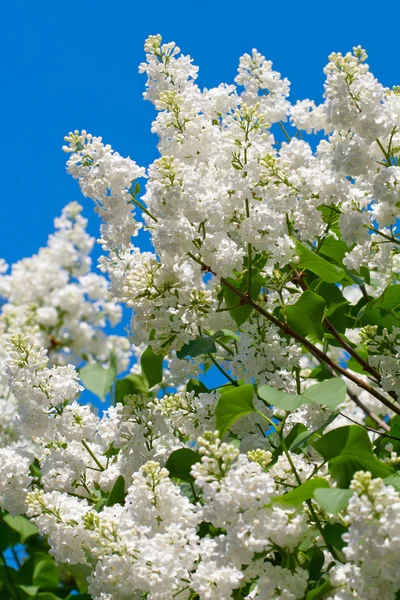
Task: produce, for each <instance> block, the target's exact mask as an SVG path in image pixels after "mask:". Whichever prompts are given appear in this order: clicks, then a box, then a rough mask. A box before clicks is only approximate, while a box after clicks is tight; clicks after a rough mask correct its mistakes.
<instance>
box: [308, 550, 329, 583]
mask: <svg viewBox="0 0 400 600" xmlns="http://www.w3.org/2000/svg"><path fill="white" fill-rule="evenodd" d="M307 555H311V560H310V565H309V567H308V568H309V573H310V580H312V581H318V579H319V578H320V577H321V571H322V568H323V566H324V563H325V555H324V553H323V552H322V550H321V548H313V549H312V550H311V551H309V552H307Z"/></svg>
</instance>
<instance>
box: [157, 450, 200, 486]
mask: <svg viewBox="0 0 400 600" xmlns="http://www.w3.org/2000/svg"><path fill="white" fill-rule="evenodd" d="M200 460H201V456H200V454H198V453H197V452H194V450H190V448H179V449H178V450H174V452H172V453H171V454H170V455H169V458H168V460H167V462H166V463H165V468H166V469H167V470H168V471H169V476H170V477H176V479H180V480H181V481H187V482H188V483H191V482H193V477H192V475H191V473H190V471H191V469H192V466H193V465H194V464H196V463H197V462H199V461H200Z"/></svg>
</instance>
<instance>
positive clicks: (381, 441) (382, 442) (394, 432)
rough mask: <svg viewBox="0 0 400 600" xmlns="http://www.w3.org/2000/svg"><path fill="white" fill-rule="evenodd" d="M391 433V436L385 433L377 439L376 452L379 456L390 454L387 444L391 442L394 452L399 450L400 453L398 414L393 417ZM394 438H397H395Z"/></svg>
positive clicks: (399, 419) (399, 417)
mask: <svg viewBox="0 0 400 600" xmlns="http://www.w3.org/2000/svg"><path fill="white" fill-rule="evenodd" d="M388 433H389V435H391V436H392V437H391V438H388V437H387V436H385V435H381V436H379V437H378V439H377V440H376V441H375V454H376V455H377V456H379V458H385V457H387V456H389V454H390V453H389V452H388V451H387V450H386V449H385V446H387V444H391V446H392V448H393V452H397V454H400V416H398V415H396V416H395V417H393V419H392V420H391V423H390V430H389V432H388ZM393 438H397V439H396V440H394V439H393Z"/></svg>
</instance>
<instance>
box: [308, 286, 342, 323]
mask: <svg viewBox="0 0 400 600" xmlns="http://www.w3.org/2000/svg"><path fill="white" fill-rule="evenodd" d="M310 287H311V289H312V291H313V292H315V293H316V294H318V296H321V298H323V299H324V300H325V304H326V316H327V317H329V316H330V315H331V314H332V313H334V312H335V311H336V310H337V309H338V308H339V307H341V306H348V305H349V302H348V300H346V298H345V297H344V296H343V294H342V292H341V291H340V290H339V288H338V286H337V285H335V284H334V283H326V281H322V279H315V280H314V281H313V282H312V284H311V286H310Z"/></svg>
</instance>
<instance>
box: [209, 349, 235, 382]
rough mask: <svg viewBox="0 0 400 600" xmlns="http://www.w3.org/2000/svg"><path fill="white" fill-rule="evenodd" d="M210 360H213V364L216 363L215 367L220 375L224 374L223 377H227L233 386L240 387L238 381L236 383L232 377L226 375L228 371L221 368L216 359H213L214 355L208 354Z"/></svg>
mask: <svg viewBox="0 0 400 600" xmlns="http://www.w3.org/2000/svg"><path fill="white" fill-rule="evenodd" d="M207 356H208V358H209V359H210V360H211V362H212V363H214V365H215V366H216V367H217V369H218V371H219V372H220V373H222V375H223V376H224V377H226V378H227V379H228V380H229V381H230V382H231V384H232V385H234V386H235V387H238V386H239V384H238V382H237V381H235V380H234V379H232V377H231V376H230V375H228V373H226V371H224V369H223V368H222V367H221V365H219V364H218V362H217V361H216V360H215V358H214V357H213V355H212V354H207Z"/></svg>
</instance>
